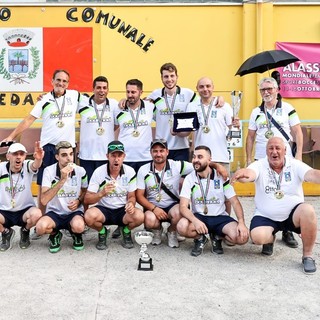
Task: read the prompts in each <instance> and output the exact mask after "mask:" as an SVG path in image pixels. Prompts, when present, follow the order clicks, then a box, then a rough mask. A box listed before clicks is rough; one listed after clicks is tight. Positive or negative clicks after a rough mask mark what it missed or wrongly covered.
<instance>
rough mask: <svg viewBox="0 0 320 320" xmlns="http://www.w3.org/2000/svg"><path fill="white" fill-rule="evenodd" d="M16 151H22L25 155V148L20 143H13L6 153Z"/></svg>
mask: <svg viewBox="0 0 320 320" xmlns="http://www.w3.org/2000/svg"><path fill="white" fill-rule="evenodd" d="M17 151H23V152H25V153H27V149H26V148H25V146H24V145H23V144H21V143H13V144H12V145H11V146H10V147H9V149H8V152H7V153H14V152H17Z"/></svg>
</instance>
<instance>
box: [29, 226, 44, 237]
mask: <svg viewBox="0 0 320 320" xmlns="http://www.w3.org/2000/svg"><path fill="white" fill-rule="evenodd" d="M41 237H42V236H40V235H38V234H37V230H36V228H34V229H33V233H32V234H31V236H30V239H31V240H39V239H41Z"/></svg>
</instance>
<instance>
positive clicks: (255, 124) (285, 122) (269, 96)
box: [246, 78, 303, 248]
mask: <svg viewBox="0 0 320 320" xmlns="http://www.w3.org/2000/svg"><path fill="white" fill-rule="evenodd" d="M259 90H260V94H261V97H262V100H263V101H262V104H261V106H259V107H257V108H255V109H253V110H252V112H251V116H250V120H249V127H248V135H247V139H246V156H247V165H249V164H250V163H251V161H252V151H253V146H254V143H255V155H254V160H259V159H262V158H264V157H265V156H266V145H267V142H268V139H270V138H272V137H273V136H275V137H280V138H281V139H283V141H284V143H285V145H286V150H287V154H288V156H289V157H292V152H291V148H290V144H289V143H290V142H291V141H295V142H296V144H297V152H296V155H295V158H296V159H298V160H302V144H303V134H302V130H301V125H300V119H299V116H298V114H297V112H296V110H295V109H294V108H293V107H292V105H290V104H289V103H287V102H285V101H282V99H279V87H278V82H277V81H276V80H275V79H274V78H263V79H261V81H260V82H259ZM275 123H277V125H278V127H276V126H275ZM291 134H292V135H293V137H292V135H291ZM282 240H283V241H284V242H285V243H286V245H287V246H288V247H290V248H297V247H298V242H297V241H296V240H295V239H294V236H293V233H292V232H290V231H287V230H284V231H283V233H282Z"/></svg>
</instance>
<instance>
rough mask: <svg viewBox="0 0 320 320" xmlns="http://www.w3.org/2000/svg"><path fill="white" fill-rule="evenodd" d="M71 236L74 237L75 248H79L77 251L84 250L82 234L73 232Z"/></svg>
mask: <svg viewBox="0 0 320 320" xmlns="http://www.w3.org/2000/svg"><path fill="white" fill-rule="evenodd" d="M71 236H72V239H73V249H74V250H77V251H81V250H83V249H84V244H83V240H82V234H81V233H73V232H71Z"/></svg>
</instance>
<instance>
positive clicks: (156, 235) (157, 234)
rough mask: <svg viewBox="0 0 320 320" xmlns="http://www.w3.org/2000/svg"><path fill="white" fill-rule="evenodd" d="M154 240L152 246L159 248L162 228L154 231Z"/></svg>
mask: <svg viewBox="0 0 320 320" xmlns="http://www.w3.org/2000/svg"><path fill="white" fill-rule="evenodd" d="M152 233H153V238H152V241H151V244H154V245H156V246H158V245H159V244H161V236H162V227H161V228H160V229H152Z"/></svg>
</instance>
